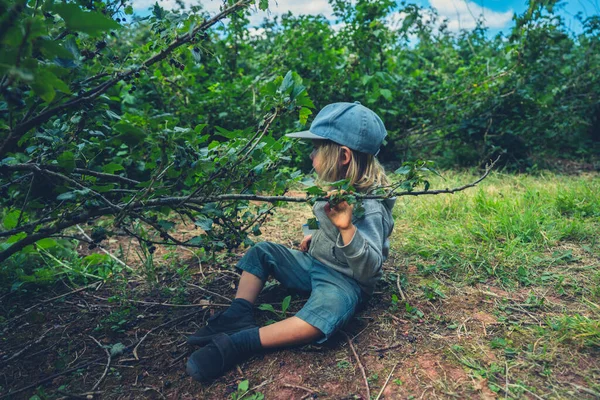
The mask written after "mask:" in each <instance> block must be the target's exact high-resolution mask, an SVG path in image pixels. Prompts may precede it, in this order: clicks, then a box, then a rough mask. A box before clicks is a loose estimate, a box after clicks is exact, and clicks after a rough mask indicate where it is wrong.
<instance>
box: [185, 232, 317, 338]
mask: <svg viewBox="0 0 600 400" xmlns="http://www.w3.org/2000/svg"><path fill="white" fill-rule="evenodd" d="M311 265H312V258H311V257H310V256H309V255H307V254H306V253H302V252H300V251H297V250H291V249H288V248H287V247H284V246H282V245H279V244H275V243H269V242H261V243H258V244H257V245H256V246H254V247H252V248H251V249H250V250H249V251H248V252H247V253H246V254H245V255H244V257H243V258H242V259H241V260H240V262H239V263H238V268H240V269H242V270H243V272H242V277H241V278H240V282H239V285H238V290H237V293H236V296H235V300H234V301H233V302H232V303H231V306H230V307H229V308H228V309H226V310H224V311H223V312H221V313H219V314H217V315H215V316H213V317H211V318H210V319H209V320H208V323H207V325H206V326H204V327H202V328H200V329H199V330H198V331H197V332H196V333H194V334H193V335H190V336H188V338H187V342H188V343H189V344H191V345H198V346H202V345H205V344H207V343H209V342H210V340H212V338H213V337H214V336H215V335H217V334H219V333H227V334H232V333H235V332H238V331H240V330H243V329H247V328H252V327H255V326H256V323H255V321H254V318H253V316H252V305H253V304H254V302H255V301H256V298H257V297H258V294H259V293H260V291H261V290H262V288H263V286H264V282H265V281H266V280H267V278H268V277H269V275H274V276H275V277H276V278H277V279H278V280H279V281H280V282H282V283H283V284H284V285H285V286H287V287H291V288H295V289H299V290H305V291H309V290H310V288H311V283H310V282H311V279H310V273H309V269H310V267H311Z"/></svg>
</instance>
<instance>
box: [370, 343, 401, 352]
mask: <svg viewBox="0 0 600 400" xmlns="http://www.w3.org/2000/svg"><path fill="white" fill-rule="evenodd" d="M402 346H404V343H396V344H393V345H391V346H388V347H376V348H374V349H373V351H376V352H377V353H383V352H384V351H388V350H394V349H397V348H398V347H402Z"/></svg>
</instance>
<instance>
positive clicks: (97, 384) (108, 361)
mask: <svg viewBox="0 0 600 400" xmlns="http://www.w3.org/2000/svg"><path fill="white" fill-rule="evenodd" d="M88 337H89V338H90V339H92V340H93V341H94V342H96V344H97V345H98V346H99V347H100V348H101V349H103V350H104V352H105V353H106V356H107V357H108V360H107V361H106V367H105V368H104V372H103V373H102V376H101V377H100V379H98V382H96V384H95V385H94V386H92V390H90V392H93V391H94V390H96V389H97V388H98V386H99V385H100V383H101V382H102V380H103V379H104V377H105V376H106V373H107V372H108V369H109V368H110V363H111V361H112V356H111V355H110V351H108V349H107V348H106V347H105V346H102V344H101V343H100V342H99V341H97V340H96V339H95V338H94V337H93V336H91V335H88Z"/></svg>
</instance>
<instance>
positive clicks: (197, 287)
mask: <svg viewBox="0 0 600 400" xmlns="http://www.w3.org/2000/svg"><path fill="white" fill-rule="evenodd" d="M187 284H188V285H189V286H192V287H195V288H196V289H200V290H202V291H205V292H206V293H209V294H212V295H213V296H217V297H219V298H221V299H223V300H227V301H228V302H230V303H231V299H228V298H227V297H225V296H222V295H220V294H218V293H215V292H211V291H210V290H208V289H204V288H203V287H201V286H198V285H194V284H193V283H189V282H188V283H187Z"/></svg>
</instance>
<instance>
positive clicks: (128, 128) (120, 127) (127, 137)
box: [114, 122, 146, 146]
mask: <svg viewBox="0 0 600 400" xmlns="http://www.w3.org/2000/svg"><path fill="white" fill-rule="evenodd" d="M114 129H115V130H116V131H117V132H120V133H121V134H120V135H118V136H117V139H120V140H122V141H123V142H124V143H126V144H128V145H130V146H133V145H136V144H139V143H140V142H141V141H142V140H143V139H144V138H145V137H146V133H145V132H144V131H143V130H142V129H140V128H138V127H137V126H134V125H131V124H128V123H126V122H119V123H118V124H116V125H115V126H114Z"/></svg>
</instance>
